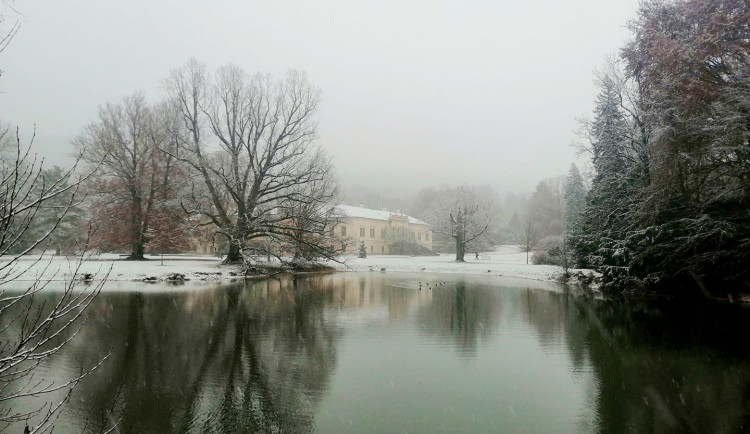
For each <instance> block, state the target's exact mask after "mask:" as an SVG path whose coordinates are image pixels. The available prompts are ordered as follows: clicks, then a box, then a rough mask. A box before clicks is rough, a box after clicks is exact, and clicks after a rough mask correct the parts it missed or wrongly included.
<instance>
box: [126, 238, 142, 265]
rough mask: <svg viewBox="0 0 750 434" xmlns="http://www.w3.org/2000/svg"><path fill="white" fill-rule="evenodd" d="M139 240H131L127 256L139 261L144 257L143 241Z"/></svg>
mask: <svg viewBox="0 0 750 434" xmlns="http://www.w3.org/2000/svg"><path fill="white" fill-rule="evenodd" d="M139 240H140V239H138V240H135V241H133V250H132V252H130V256H128V259H133V260H139V261H140V260H142V259H146V258H144V257H143V242H142V241H139Z"/></svg>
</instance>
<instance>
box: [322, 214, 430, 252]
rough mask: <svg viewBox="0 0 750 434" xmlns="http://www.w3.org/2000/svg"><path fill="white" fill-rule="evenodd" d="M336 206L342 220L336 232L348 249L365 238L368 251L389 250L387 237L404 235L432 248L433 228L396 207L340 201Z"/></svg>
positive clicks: (351, 250)
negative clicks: (372, 206) (370, 205)
mask: <svg viewBox="0 0 750 434" xmlns="http://www.w3.org/2000/svg"><path fill="white" fill-rule="evenodd" d="M336 210H337V211H338V214H339V215H340V216H341V217H344V220H343V223H340V224H338V225H336V228H335V231H336V235H338V236H339V238H340V239H341V240H342V241H343V242H346V244H347V249H346V250H347V252H348V253H356V252H358V251H359V246H360V243H361V242H364V244H365V247H366V248H367V253H368V254H370V253H372V254H388V253H390V252H389V251H388V245H389V240H393V239H394V237H401V239H403V237H404V235H406V236H408V238H411V241H412V242H414V243H416V244H417V245H419V246H421V247H424V248H426V249H429V250H432V230H431V229H430V227H429V226H428V225H427V223H425V222H423V221H422V220H419V219H416V218H414V217H411V216H408V215H406V214H401V213H400V212H399V211H398V210H397V211H396V212H390V211H388V210H386V209H383V210H376V209H369V208H365V207H364V206H350V205H339V206H337V207H336Z"/></svg>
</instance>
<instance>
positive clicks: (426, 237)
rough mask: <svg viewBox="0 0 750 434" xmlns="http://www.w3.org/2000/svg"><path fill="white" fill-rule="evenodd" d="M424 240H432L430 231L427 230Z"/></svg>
mask: <svg viewBox="0 0 750 434" xmlns="http://www.w3.org/2000/svg"><path fill="white" fill-rule="evenodd" d="M424 240H425V241H430V233H429V232H427V233H426V234H424Z"/></svg>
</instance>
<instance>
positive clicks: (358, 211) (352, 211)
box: [336, 205, 427, 226]
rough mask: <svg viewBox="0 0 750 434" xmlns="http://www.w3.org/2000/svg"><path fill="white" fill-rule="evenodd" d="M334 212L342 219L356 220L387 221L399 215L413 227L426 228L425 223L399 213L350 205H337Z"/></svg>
mask: <svg viewBox="0 0 750 434" xmlns="http://www.w3.org/2000/svg"><path fill="white" fill-rule="evenodd" d="M336 211H338V214H340V215H341V216H342V217H358V218H363V219H371V220H386V221H387V220H388V219H389V217H390V216H391V214H394V215H399V216H402V217H406V218H408V219H409V223H411V224H413V225H425V226H427V223H425V222H423V221H422V220H419V219H416V218H414V217H411V216H408V215H406V214H399V213H395V212H390V211H383V210H377V209H370V208H362V207H359V206H351V205H338V206H337V207H336Z"/></svg>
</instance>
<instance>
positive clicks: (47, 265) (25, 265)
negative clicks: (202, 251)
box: [0, 254, 236, 281]
mask: <svg viewBox="0 0 750 434" xmlns="http://www.w3.org/2000/svg"><path fill="white" fill-rule="evenodd" d="M147 258H148V259H149V260H148V261H126V260H123V259H121V257H120V255H116V254H102V255H98V256H91V257H88V258H87V260H86V261H84V262H83V264H81V268H80V269H79V270H78V275H79V276H81V275H83V274H85V273H90V274H92V275H94V279H95V280H99V279H103V278H104V277H107V280H110V281H133V280H143V279H144V278H146V277H156V278H157V279H159V280H164V279H165V278H166V277H167V275H169V274H170V273H180V274H184V275H185V276H186V277H188V278H190V279H192V280H207V279H218V278H221V277H223V276H227V277H229V276H230V274H229V273H230V272H233V271H236V267H231V266H223V265H221V258H217V257H215V256H200V255H164V265H162V264H161V258H160V257H159V256H150V255H148V256H147ZM2 260H3V259H2V258H0V262H2ZM76 265H77V263H76V260H75V258H66V257H63V256H51V255H44V256H43V257H40V256H39V255H36V256H34V255H30V256H26V257H23V258H21V260H20V261H18V262H17V263H16V264H14V265H13V269H14V272H13V273H12V274H16V273H22V274H21V275H20V277H19V278H18V279H17V280H18V281H33V280H36V279H37V278H40V277H41V278H42V279H51V280H70V279H71V277H72V276H73V274H74V271H75V267H76ZM6 272H7V270H6ZM218 273H221V274H218Z"/></svg>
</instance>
